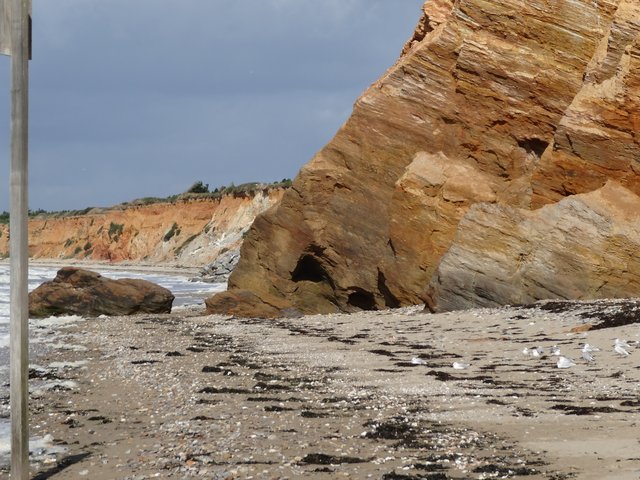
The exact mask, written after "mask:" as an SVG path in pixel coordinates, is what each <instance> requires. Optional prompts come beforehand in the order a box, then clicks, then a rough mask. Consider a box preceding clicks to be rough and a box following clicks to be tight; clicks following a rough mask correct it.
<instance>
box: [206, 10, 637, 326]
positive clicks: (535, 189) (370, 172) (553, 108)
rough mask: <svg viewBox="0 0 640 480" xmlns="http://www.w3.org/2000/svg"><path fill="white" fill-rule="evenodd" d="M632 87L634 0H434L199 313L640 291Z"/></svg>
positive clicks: (437, 305)
mask: <svg viewBox="0 0 640 480" xmlns="http://www.w3.org/2000/svg"><path fill="white" fill-rule="evenodd" d="M639 86H640V3H639V2H637V0H607V1H593V2H591V1H580V2H577V1H575V0H532V1H529V2H523V1H521V0H429V1H427V2H426V3H425V4H424V7H423V15H422V18H421V20H420V21H419V23H418V27H417V28H416V30H415V33H414V34H413V36H412V37H411V39H410V40H409V42H408V43H407V45H406V47H405V48H404V50H403V52H402V55H401V57H400V59H399V60H398V62H397V63H396V64H395V65H394V66H393V67H392V68H390V69H389V71H387V72H386V73H385V74H384V75H383V76H382V77H381V78H380V79H379V80H378V81H376V82H375V83H374V84H373V85H372V86H371V87H370V88H369V89H368V90H367V91H366V92H365V93H364V94H363V95H362V96H361V97H360V98H359V99H358V100H357V102H356V104H355V106H354V110H353V114H352V115H351V117H350V118H349V120H348V121H347V122H346V123H345V125H344V126H343V127H342V128H341V129H340V130H339V131H338V132H337V134H336V135H335V137H334V138H333V140H331V142H330V143H329V144H328V145H327V146H325V147H324V148H323V149H322V150H321V151H320V152H318V154H317V155H316V156H315V157H314V158H313V159H312V160H311V161H310V162H309V163H308V164H307V165H306V166H305V167H304V168H303V169H302V170H301V172H300V173H299V175H298V177H297V178H296V180H295V181H294V185H293V188H292V189H291V190H290V191H288V192H287V193H286V194H285V195H284V198H283V200H282V202H281V203H280V205H279V206H278V207H277V208H275V209H272V210H270V211H268V212H267V213H265V214H263V215H261V216H259V217H258V218H257V219H256V221H255V223H254V225H253V227H252V228H251V229H250V231H249V233H248V235H247V239H246V241H245V243H244V245H243V247H242V253H241V259H240V263H239V264H238V267H237V268H236V270H235V271H234V273H233V275H232V276H231V278H230V281H229V286H230V291H228V292H224V293H221V294H218V295H216V296H215V297H213V298H211V299H209V300H208V302H207V305H208V308H209V311H210V312H224V313H236V314H242V315H263V316H275V315H280V314H282V313H283V312H284V313H286V312H287V311H290V310H297V311H301V312H307V313H311V312H335V311H346V312H350V311H357V310H361V309H381V308H387V307H397V306H400V305H407V304H413V303H421V302H422V301H427V303H428V304H429V306H430V307H431V308H432V309H434V310H438V309H443V308H444V309H449V308H461V307H464V306H471V305H473V304H490V305H496V304H501V303H507V302H511V301H514V299H518V300H535V299H538V298H594V297H599V296H603V295H606V296H627V295H630V294H634V293H635V295H636V296H637V295H640V289H639V285H638V282H637V277H638V275H637V274H640V265H639V264H638V262H637V261H636V260H635V252H636V251H637V249H636V248H635V243H634V242H633V241H630V240H633V239H632V238H631V237H630V236H629V235H631V234H630V233H629V232H631V231H632V230H633V229H632V228H631V226H630V225H629V220H628V218H626V217H624V216H623V215H622V214H621V213H620V212H623V211H630V212H631V211H633V209H636V208H640V199H639V198H638V197H637V195H638V194H640V162H639V159H640V117H639V116H638V112H640V97H639V92H640V88H638V87H639ZM608 181H611V182H612V183H610V184H609V186H608V187H607V189H606V190H604V191H602V192H600V193H594V194H593V195H589V196H584V197H579V198H576V199H575V200H572V201H568V202H563V199H565V198H567V197H571V196H579V195H580V194H586V193H589V192H594V191H596V190H598V189H601V188H603V186H604V185H605V184H607V182H608ZM558 202H559V203H558ZM492 204H493V205H497V206H499V208H498V207H496V208H487V207H486V206H487V205H492ZM543 205H550V207H548V208H545V209H544V210H541V211H540V213H539V214H536V215H528V214H527V213H526V212H530V211H532V210H533V209H537V208H540V207H542V206H543ZM472 207H473V208H472ZM507 207H508V208H507ZM573 211H579V212H580V214H579V218H578V219H575V218H574V217H573V216H572V212H573ZM467 215H471V217H469V218H468V219H467V220H466V221H465V222H463V223H462V224H461V220H463V219H464V218H467ZM602 215H605V217H604V218H600V217H601V216H602ZM563 222H570V223H571V225H572V226H573V228H572V229H566V228H563ZM459 225H462V228H461V229H460V230H458V227H459ZM536 226H539V227H540V228H544V229H545V231H549V232H550V234H549V235H548V236H547V238H548V239H549V240H548V242H551V243H548V242H547V241H545V239H541V238H539V237H538V236H534V235H532V232H535V231H536V230H535V229H536ZM527 229H528V230H527ZM456 232H458V234H457V235H456ZM619 232H623V233H622V234H619ZM465 233H468V235H473V237H465V236H464V234H465ZM551 233H553V234H551ZM571 236H575V237H576V238H577V239H578V240H577V242H578V245H579V248H576V249H572V248H571V241H570V240H571ZM485 237H490V238H492V239H493V241H492V242H489V243H487V242H483V241H481V240H482V239H483V238H485ZM590 237H593V238H597V239H598V241H597V242H594V243H592V244H591V243H590V242H589V240H588V239H589V238H590ZM469 238H475V239H477V240H478V241H476V242H471V243H470V240H469ZM514 238H515V239H517V242H518V245H519V247H518V248H514V249H510V246H511V244H512V241H516V240H514ZM567 239H568V243H567ZM553 242H557V243H553ZM456 245H457V247H456ZM608 245H609V246H612V245H613V246H615V249H614V251H615V255H614V254H611V255H610V256H609V257H607V258H608V260H607V261H603V262H600V263H598V264H597V265H598V268H589V267H588V265H586V264H585V262H593V261H594V258H596V259H597V258H603V256H605V255H604V254H605V253H606V250H607V248H608V247H607V246H608ZM585 248H592V249H593V250H592V251H591V252H589V253H588V254H587V252H585V250H584V249H585ZM447 252H450V253H449V254H448V256H447V257H446V258H447V261H446V263H444V264H441V260H442V259H443V257H444V256H445V254H447ZM456 252H457V253H456ZM614 260H615V261H614ZM507 264H509V265H507ZM507 266H508V268H506V267H507ZM523 269H524V270H526V271H527V272H529V273H526V274H525V273H523V272H522V270H523ZM567 272H573V274H568V273H567ZM616 272H624V275H625V278H626V279H628V281H624V282H622V281H616V282H615V285H616V288H612V287H611V285H613V283H611V282H609V281H608V280H607V279H610V278H613V277H614V276H615V275H616ZM585 275H588V276H593V277H594V278H593V279H592V281H591V280H589V279H587V278H584V276H585ZM596 277H598V278H601V279H602V281H598V280H597V278H596ZM514 278H516V279H518V281H511V280H512V279H514ZM496 280H499V281H496ZM603 282H604V284H603ZM557 283H562V286H561V287H560V288H557V287H556V286H554V285H555V284H557Z"/></svg>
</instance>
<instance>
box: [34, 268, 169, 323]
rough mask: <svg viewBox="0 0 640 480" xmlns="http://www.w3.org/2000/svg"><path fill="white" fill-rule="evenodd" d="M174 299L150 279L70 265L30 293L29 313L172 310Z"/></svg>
mask: <svg viewBox="0 0 640 480" xmlns="http://www.w3.org/2000/svg"><path fill="white" fill-rule="evenodd" d="M173 299H174V296H173V294H172V293H171V292H170V291H169V290H167V289H166V288H164V287H161V286H159V285H156V284H154V283H152V282H148V281H147V280H140V279H131V278H123V279H120V280H110V279H107V278H105V277H103V276H102V275H100V274H99V273H95V272H91V271H89V270H82V269H79V268H73V267H66V268H62V269H60V270H59V271H58V274H57V275H56V278H54V279H53V280H51V281H50V282H45V283H43V284H42V285H40V286H39V287H38V288H36V289H35V290H34V291H33V292H31V293H30V294H29V316H31V317H34V318H44V317H49V316H52V315H82V316H91V317H97V316H99V315H133V314H135V313H171V305H172V304H173Z"/></svg>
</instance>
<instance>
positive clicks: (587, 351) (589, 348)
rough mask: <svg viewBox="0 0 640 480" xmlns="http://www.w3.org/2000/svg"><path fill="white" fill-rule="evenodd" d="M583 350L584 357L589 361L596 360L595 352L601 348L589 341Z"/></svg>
mask: <svg viewBox="0 0 640 480" xmlns="http://www.w3.org/2000/svg"><path fill="white" fill-rule="evenodd" d="M581 351H582V358H584V359H585V360H586V361H587V362H594V361H595V358H594V356H593V352H599V351H600V349H599V348H598V347H594V346H593V345H589V344H588V343H585V344H584V347H582V350H581Z"/></svg>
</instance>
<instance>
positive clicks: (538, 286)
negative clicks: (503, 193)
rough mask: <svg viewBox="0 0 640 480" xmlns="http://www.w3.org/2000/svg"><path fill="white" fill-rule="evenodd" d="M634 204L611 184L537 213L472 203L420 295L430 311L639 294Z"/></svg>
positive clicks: (639, 212) (637, 207)
mask: <svg viewBox="0 0 640 480" xmlns="http://www.w3.org/2000/svg"><path fill="white" fill-rule="evenodd" d="M639 250H640V197H638V196H637V195H635V194H634V193H632V192H631V191H629V190H627V189H626V188H624V187H622V186H621V185H619V184H617V183H615V182H612V181H611V182H609V183H607V184H606V185H605V186H604V187H602V188H600V189H598V190H595V191H593V192H590V193H586V194H582V195H574V196H571V197H567V198H565V199H563V200H561V201H560V202H558V203H555V204H551V205H546V206H544V207H542V208H540V209H539V210H534V211H531V210H525V209H517V208H513V207H510V206H507V205H499V204H488V203H479V204H476V205H473V206H472V207H471V209H470V210H469V212H468V213H467V214H466V215H465V216H464V218H463V219H462V221H461V222H460V225H459V226H458V231H457V233H456V237H455V239H454V241H453V244H452V246H451V247H450V248H449V250H448V251H447V253H446V254H445V256H444V257H443V259H442V261H441V262H440V265H439V266H438V269H437V271H436V274H435V275H434V276H433V278H432V279H431V283H430V285H429V291H428V306H429V308H430V309H431V310H433V311H447V310H459V309H464V308H471V307H475V306H484V307H495V306H498V305H505V304H527V303H531V302H535V301H537V300H541V299H549V298H559V299H567V298H570V299H592V298H603V297H606V298H615V297H634V296H637V295H638V293H639V292H640V259H639V258H638V255H637V252H638V251H639Z"/></svg>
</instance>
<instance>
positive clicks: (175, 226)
mask: <svg viewBox="0 0 640 480" xmlns="http://www.w3.org/2000/svg"><path fill="white" fill-rule="evenodd" d="M177 235H180V227H178V224H177V223H176V222H173V225H171V228H170V229H169V231H168V232H167V233H165V234H164V241H165V242H168V241H169V240H171V239H172V238H173V237H174V236H177Z"/></svg>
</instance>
